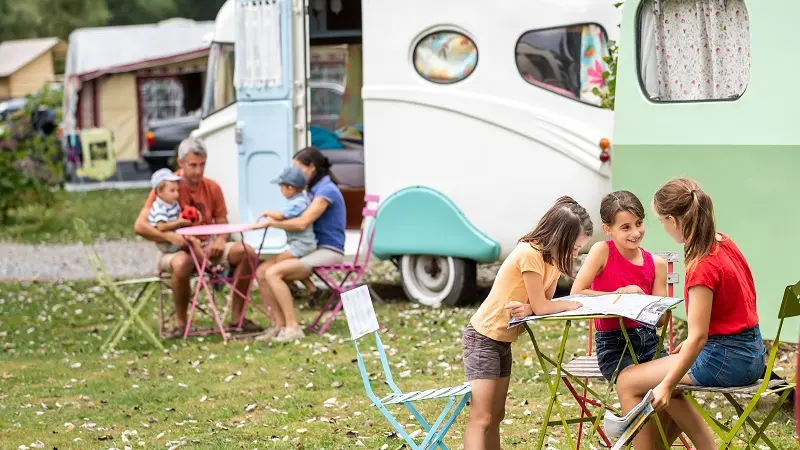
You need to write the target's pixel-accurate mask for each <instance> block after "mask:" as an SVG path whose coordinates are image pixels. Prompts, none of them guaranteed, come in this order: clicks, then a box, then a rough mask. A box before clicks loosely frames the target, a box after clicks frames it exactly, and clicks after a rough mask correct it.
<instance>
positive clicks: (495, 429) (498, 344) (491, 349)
mask: <svg viewBox="0 0 800 450" xmlns="http://www.w3.org/2000/svg"><path fill="white" fill-rule="evenodd" d="M591 235H592V221H591V220H590V219H589V214H588V213H587V212H586V209H584V208H583V207H582V206H581V205H579V204H578V202H576V201H575V200H573V199H572V198H570V197H561V198H559V199H558V201H556V203H555V205H553V206H552V207H551V208H550V210H548V211H547V212H546V213H545V215H544V216H543V217H542V219H541V220H540V221H539V223H538V224H537V225H536V228H534V229H533V231H531V232H530V233H528V234H526V235H525V236H523V237H522V238H521V239H520V240H519V243H518V244H517V246H516V247H515V248H514V250H512V251H511V254H510V255H508V258H506V260H505V261H504V262H503V264H502V266H500V270H499V271H498V272H497V277H496V278H495V281H494V285H493V286H492V290H491V291H490V292H489V296H488V297H486V300H484V301H483V304H481V306H480V308H479V309H478V311H477V312H476V313H475V314H474V315H473V316H472V319H470V323H469V325H467V327H466V329H465V330H464V337H463V338H462V346H463V356H464V358H463V359H464V374H465V376H466V378H467V381H469V383H470V386H471V387H472V401H471V402H470V410H469V422H468V423H467V430H466V433H464V449H465V450H471V449H481V450H483V449H487V450H494V449H497V450H499V449H500V422H501V421H502V420H503V417H504V416H505V406H506V397H507V395H508V383H509V380H510V377H511V343H512V342H514V341H516V340H517V338H518V337H519V335H520V334H521V333H522V330H523V327H521V326H519V327H515V328H511V329H508V322H509V321H510V320H511V318H512V317H513V318H522V317H525V316H529V315H532V314H537V315H538V314H554V313H558V312H562V311H571V310H573V309H577V308H579V307H580V306H581V304H580V303H578V302H575V301H558V302H554V301H551V300H552V298H553V295H554V294H555V291H556V284H557V283H558V277H559V275H560V274H562V273H563V274H565V275H567V276H572V266H573V262H574V258H575V257H576V256H577V255H578V251H580V249H581V248H583V246H584V245H586V243H587V242H588V241H589V237H590V236H591Z"/></svg>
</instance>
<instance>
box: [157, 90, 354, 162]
mask: <svg viewBox="0 0 800 450" xmlns="http://www.w3.org/2000/svg"><path fill="white" fill-rule="evenodd" d="M309 87H310V91H311V92H310V94H309V95H310V104H311V108H310V109H311V125H317V126H320V127H322V128H326V129H329V130H332V129H334V128H336V122H337V121H338V120H339V109H340V108H341V106H342V95H343V94H344V86H342V85H341V84H339V83H333V82H329V81H311V82H310V83H309ZM199 124H200V111H198V112H196V113H194V114H191V115H188V116H184V117H175V118H172V119H161V120H153V121H151V122H150V123H149V124H148V127H147V132H146V133H145V140H144V149H143V151H142V159H143V160H144V162H145V163H147V166H148V167H149V168H150V170H151V171H153V172H155V171H156V170H158V169H161V168H164V167H169V165H170V160H171V159H172V158H174V157H175V153H176V152H177V150H178V145H179V144H180V143H181V141H182V140H184V139H185V138H186V137H188V136H189V134H190V133H191V132H192V130H194V129H195V128H197V126H198V125H199Z"/></svg>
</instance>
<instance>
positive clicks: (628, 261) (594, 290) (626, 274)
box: [572, 191, 667, 381]
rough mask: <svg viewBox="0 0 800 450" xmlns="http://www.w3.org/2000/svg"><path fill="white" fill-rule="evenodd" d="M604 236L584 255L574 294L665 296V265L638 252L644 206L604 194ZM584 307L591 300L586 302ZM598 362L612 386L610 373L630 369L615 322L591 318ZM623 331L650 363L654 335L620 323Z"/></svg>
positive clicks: (622, 195)
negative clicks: (606, 238) (622, 325)
mask: <svg viewBox="0 0 800 450" xmlns="http://www.w3.org/2000/svg"><path fill="white" fill-rule="evenodd" d="M600 218H601V219H602V220H603V232H605V233H606V234H607V235H608V236H610V237H611V239H610V240H608V241H605V242H598V243H597V244H595V245H594V246H592V249H591V250H590V251H589V255H588V256H587V257H586V261H585V262H584V263H583V266H582V267H581V269H580V271H579V272H578V276H577V277H576V278H575V282H574V283H573V285H572V293H573V294H585V295H599V294H607V293H611V292H614V293H637V294H648V295H666V292H667V286H666V282H667V266H666V263H665V262H664V261H663V260H662V259H661V258H658V257H654V256H653V255H652V254H651V253H650V252H648V251H647V250H645V249H643V248H641V246H640V245H641V242H642V238H643V237H644V231H645V229H644V207H642V203H641V202H640V201H639V199H638V198H636V196H635V195H633V194H632V193H630V192H628V191H616V192H612V193H610V194H608V195H606V196H605V197H604V198H603V201H602V203H601V204H600ZM586 301H587V302H590V301H591V298H588V299H586ZM594 323H595V326H596V328H597V333H595V336H594V337H595V345H596V347H597V363H598V365H599V367H600V371H601V372H602V373H603V376H604V377H605V378H606V379H607V380H609V381H611V380H612V378H613V376H614V373H615V372H617V373H621V372H622V370H623V369H625V368H626V367H628V366H630V365H632V364H633V363H634V362H633V358H632V357H631V355H630V353H629V352H628V351H627V346H626V342H625V336H624V335H623V334H622V331H621V330H620V329H619V319H616V318H613V319H595V321H594ZM624 324H625V328H626V329H627V332H628V336H629V338H630V341H631V344H632V346H633V349H634V352H635V353H636V358H637V359H638V360H639V361H640V362H644V361H650V360H651V359H653V356H655V353H656V349H657V347H658V335H657V334H656V330H655V329H654V328H651V327H647V326H644V325H642V324H641V323H639V322H637V321H635V320H630V319H624Z"/></svg>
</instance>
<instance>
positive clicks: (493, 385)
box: [464, 377, 510, 450]
mask: <svg viewBox="0 0 800 450" xmlns="http://www.w3.org/2000/svg"><path fill="white" fill-rule="evenodd" d="M509 381H510V377H506V378H500V379H498V380H473V381H471V382H470V383H469V384H470V387H471V388H472V397H471V398H470V406H469V421H468V422H467V429H466V431H465V432H464V450H500V423H501V422H502V421H503V417H505V407H506V397H507V396H508V383H509Z"/></svg>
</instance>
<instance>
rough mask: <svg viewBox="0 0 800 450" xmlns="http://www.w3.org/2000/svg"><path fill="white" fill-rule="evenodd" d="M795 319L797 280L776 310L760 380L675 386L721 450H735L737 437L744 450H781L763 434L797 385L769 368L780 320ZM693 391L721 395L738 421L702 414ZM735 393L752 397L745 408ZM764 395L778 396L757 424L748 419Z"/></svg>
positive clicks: (799, 308) (799, 302)
mask: <svg viewBox="0 0 800 450" xmlns="http://www.w3.org/2000/svg"><path fill="white" fill-rule="evenodd" d="M797 316H800V281H798V282H797V284H795V285H792V286H786V290H785V291H784V293H783V301H782V302H781V308H780V310H779V311H778V319H779V321H778V332H777V334H776V336H775V340H774V341H773V343H772V347H771V348H770V351H769V359H768V360H767V371H766V373H765V374H764V378H763V379H762V380H758V382H756V383H754V384H753V385H750V386H741V387H732V388H715V387H702V386H686V385H679V386H678V387H677V390H678V391H681V392H683V394H684V396H685V397H686V398H687V399H688V400H689V401H690V402H691V403H692V404H694V406H695V408H697V410H698V411H700V415H702V416H703V419H704V420H705V421H706V422H707V423H708V424H709V426H711V429H712V430H714V432H715V433H716V434H717V436H718V437H719V439H720V440H721V441H722V443H721V444H720V446H719V448H720V450H724V449H734V448H736V447H734V446H733V445H732V442H733V440H734V439H735V438H737V437H740V438H741V439H742V440H743V441H744V442H745V443H746V444H747V445H746V447H747V448H763V446H761V445H757V444H758V442H759V441H763V442H764V444H766V445H767V446H768V447H769V448H770V449H772V450H780V449H779V448H778V447H777V446H776V445H775V443H773V442H772V441H771V440H770V439H769V437H767V436H766V435H765V434H764V431H765V430H766V429H767V426H768V425H769V424H770V423H772V421H773V420H774V419H775V416H776V415H777V414H778V411H779V410H780V408H781V406H782V405H783V403H784V402H785V401H786V399H787V398H788V397H789V395H791V393H792V392H793V391H794V388H795V386H796V382H797V377H796V376H795V377H794V378H793V379H792V381H785V380H783V379H781V378H779V377H777V376H774V374H773V371H772V369H773V367H774V366H775V359H776V357H777V355H778V346H779V344H780V338H781V329H782V328H783V321H784V319H787V318H791V317H797ZM692 392H713V393H716V394H722V395H723V396H724V397H725V398H726V399H727V400H728V401H729V402H730V403H731V405H733V407H734V408H735V409H736V413H737V415H738V416H739V418H738V419H737V420H736V422H734V424H733V425H732V426H727V425H725V424H724V423H722V422H720V421H719V420H717V419H716V418H715V417H714V416H712V415H711V414H709V413H708V412H707V411H705V409H703V406H702V405H700V403H699V402H698V401H697V400H695V399H694V397H693V396H692ZM737 394H738V395H742V394H743V395H748V396H749V395H752V396H753V397H752V399H750V401H749V402H747V404H746V405H742V404H740V403H739V401H738V399H737V398H736V395H737ZM767 395H777V396H778V399H777V401H776V402H775V403H774V405H773V406H772V409H771V410H770V411H769V413H768V414H767V415H766V417H765V418H764V420H763V422H762V423H761V424H760V425H759V424H758V423H756V422H755V421H754V420H753V419H752V418H751V417H750V414H751V413H752V412H753V410H754V409H755V407H756V405H758V402H759V401H761V398H762V397H764V396H767ZM748 427H750V429H752V431H753V432H754V434H752V435H750V434H749V430H748ZM741 435H744V436H741Z"/></svg>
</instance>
